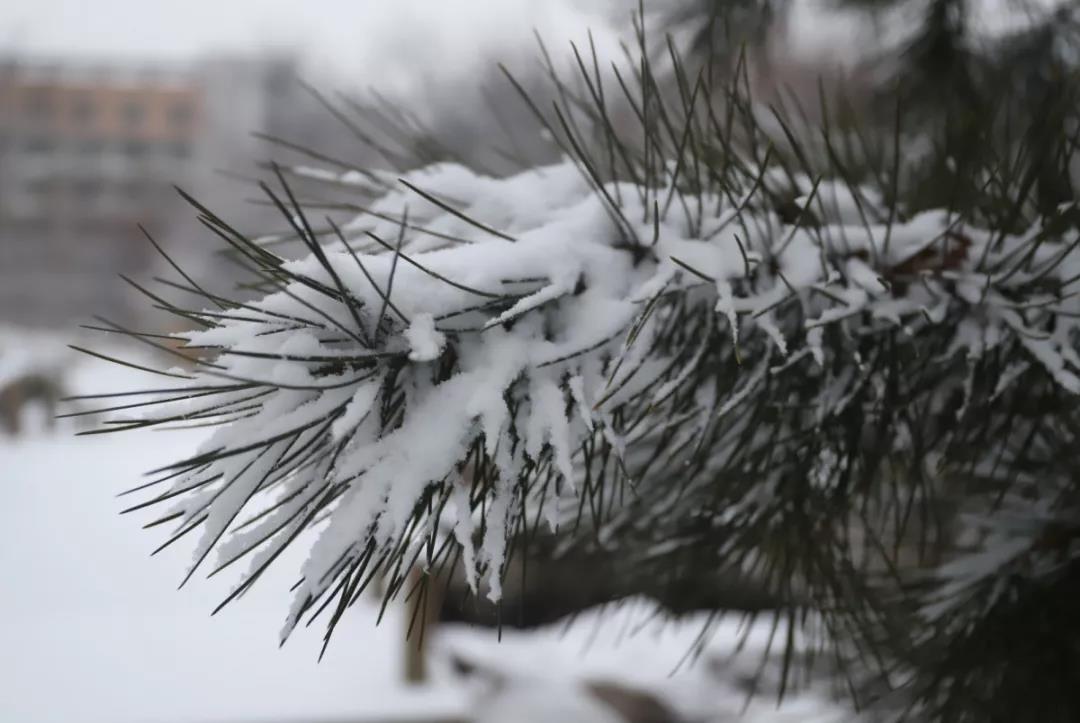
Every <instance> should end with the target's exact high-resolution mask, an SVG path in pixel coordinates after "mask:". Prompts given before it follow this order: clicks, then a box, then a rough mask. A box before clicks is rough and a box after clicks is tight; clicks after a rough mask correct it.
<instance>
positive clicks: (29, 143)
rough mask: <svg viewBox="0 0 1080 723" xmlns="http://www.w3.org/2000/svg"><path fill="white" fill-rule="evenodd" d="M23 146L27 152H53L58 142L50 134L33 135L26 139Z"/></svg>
mask: <svg viewBox="0 0 1080 723" xmlns="http://www.w3.org/2000/svg"><path fill="white" fill-rule="evenodd" d="M23 148H24V149H25V150H26V152H27V153H52V152H53V150H54V149H55V148H56V144H55V143H53V139H52V138H49V137H48V136H33V137H31V138H28V139H26V143H25V144H24V146H23Z"/></svg>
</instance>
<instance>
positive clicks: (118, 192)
mask: <svg viewBox="0 0 1080 723" xmlns="http://www.w3.org/2000/svg"><path fill="white" fill-rule="evenodd" d="M295 76H296V63H295V61H294V60H293V59H291V58H289V57H285V58H267V59H260V58H223V59H207V60H203V61H199V62H196V63H191V64H188V65H183V66H162V65H145V64H129V65H123V64H111V65H89V64H86V63H80V62H76V61H65V62H42V61H36V60H27V59H19V58H11V57H8V58H4V57H0V324H3V323H13V324H19V325H26V326H51V327H71V326H73V325H75V324H77V323H80V322H85V321H86V320H87V319H88V318H89V317H90V316H91V315H93V314H100V315H102V316H106V317H109V318H111V319H114V320H117V321H121V322H123V321H127V322H131V321H133V320H134V319H135V318H136V317H137V315H138V312H139V311H141V310H143V309H145V308H147V307H148V306H149V304H150V303H151V302H149V301H147V300H145V299H142V300H140V299H139V298H138V296H137V295H136V294H135V293H134V292H132V290H131V289H130V288H129V287H127V285H126V284H124V283H123V282H122V281H120V280H119V279H118V278H117V274H119V273H124V274H129V275H134V276H136V277H140V276H143V277H145V276H146V275H147V273H146V272H148V271H150V270H151V269H152V268H155V266H154V265H155V264H159V263H160V259H158V258H157V257H156V252H154V250H153V248H152V247H151V246H150V244H149V243H148V242H147V241H146V240H145V238H144V237H143V235H142V233H141V232H140V231H139V229H138V224H142V225H143V226H145V227H147V228H148V229H150V230H151V231H152V232H153V233H154V235H155V238H160V239H161V240H162V241H163V242H165V244H166V245H167V247H168V249H169V250H170V253H175V254H176V255H177V256H179V257H181V258H185V259H187V260H188V261H191V262H192V263H194V264H195V267H196V268H195V270H196V272H198V271H206V270H207V269H208V268H209V269H210V270H211V271H213V269H214V263H213V262H212V261H211V262H209V263H208V262H207V260H206V256H207V255H208V253H209V252H208V251H207V249H208V248H210V247H211V244H210V243H201V242H200V239H199V237H200V236H206V235H207V234H206V232H205V230H203V229H201V228H200V226H199V225H198V223H197V222H196V219H195V216H196V214H195V213H194V212H193V211H192V210H191V209H190V208H189V207H188V206H187V205H186V204H185V203H184V202H183V200H182V199H181V198H180V196H179V194H177V192H176V190H175V189H174V185H175V186H180V187H182V188H184V189H185V190H187V191H189V192H191V193H192V194H193V195H195V196H197V197H199V198H200V199H206V202H207V205H209V206H211V207H212V208H214V210H215V211H218V212H220V213H221V214H222V215H223V216H227V217H228V218H230V220H235V221H236V222H237V223H238V224H241V227H243V225H244V224H245V223H246V224H247V225H248V226H249V227H255V226H257V224H258V219H259V218H260V216H259V209H258V208H256V207H253V206H251V205H250V204H248V203H246V201H247V199H248V197H249V196H250V195H251V192H250V187H249V186H247V185H245V184H240V183H236V182H231V181H229V180H228V179H227V178H225V177H224V176H223V175H222V174H221V173H220V171H222V170H240V169H244V168H248V169H250V168H251V167H252V164H253V162H254V161H257V160H260V159H263V158H266V157H268V153H267V151H266V148H265V146H264V145H263V144H262V143H261V142H260V141H258V140H257V139H256V138H255V137H254V136H253V135H252V132H253V131H257V130H270V131H271V132H273V131H274V130H276V129H289V131H290V132H296V133H299V134H303V133H304V130H303V129H304V127H305V124H306V121H305V119H306V118H307V114H309V113H310V111H311V104H310V102H307V103H305V102H303V101H302V99H300V98H298V97H296V96H298V94H300V93H302V92H303V91H302V89H301V88H300V87H299V85H298V84H296V83H293V82H291V81H292V80H294V78H295ZM300 108H303V109H304V110H303V111H300V110H299V109H300ZM200 243H201V246H202V248H201V249H197V248H196V247H198V246H200ZM218 266H220V264H219V265H218ZM219 273H220V269H219Z"/></svg>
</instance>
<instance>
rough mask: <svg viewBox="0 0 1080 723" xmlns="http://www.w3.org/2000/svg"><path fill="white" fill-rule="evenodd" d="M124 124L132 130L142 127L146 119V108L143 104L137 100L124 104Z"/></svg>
mask: <svg viewBox="0 0 1080 723" xmlns="http://www.w3.org/2000/svg"><path fill="white" fill-rule="evenodd" d="M123 114H124V123H125V124H126V125H127V126H128V127H131V128H135V127H138V126H140V125H142V122H143V119H145V118H146V108H145V107H143V105H142V103H140V102H139V101H137V100H129V101H128V102H127V103H124V109H123Z"/></svg>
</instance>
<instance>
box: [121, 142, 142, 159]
mask: <svg viewBox="0 0 1080 723" xmlns="http://www.w3.org/2000/svg"><path fill="white" fill-rule="evenodd" d="M124 155H126V156H128V157H129V158H142V157H143V156H145V155H146V143H144V142H142V141H128V142H127V143H125V144H124Z"/></svg>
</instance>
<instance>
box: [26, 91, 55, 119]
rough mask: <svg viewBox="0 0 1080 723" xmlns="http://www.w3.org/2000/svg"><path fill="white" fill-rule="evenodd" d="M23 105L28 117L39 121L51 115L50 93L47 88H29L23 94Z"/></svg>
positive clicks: (51, 99) (51, 101)
mask: <svg viewBox="0 0 1080 723" xmlns="http://www.w3.org/2000/svg"><path fill="white" fill-rule="evenodd" d="M23 104H24V105H23V108H24V109H25V111H26V114H27V115H28V116H30V117H31V118H35V119H38V120H41V119H42V118H45V117H46V116H49V115H50V114H52V110H53V98H52V93H51V92H49V90H48V89H47V88H31V89H29V90H27V91H26V92H25V96H24V98H23Z"/></svg>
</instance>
